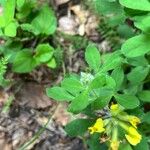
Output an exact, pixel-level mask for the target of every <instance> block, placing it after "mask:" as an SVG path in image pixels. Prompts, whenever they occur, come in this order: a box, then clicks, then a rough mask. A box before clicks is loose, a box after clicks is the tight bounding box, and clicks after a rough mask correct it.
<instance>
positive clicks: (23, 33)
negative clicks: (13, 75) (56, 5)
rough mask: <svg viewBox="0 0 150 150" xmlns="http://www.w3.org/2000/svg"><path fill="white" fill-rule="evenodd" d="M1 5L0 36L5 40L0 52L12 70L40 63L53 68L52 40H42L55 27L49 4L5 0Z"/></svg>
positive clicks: (46, 37)
mask: <svg viewBox="0 0 150 150" xmlns="http://www.w3.org/2000/svg"><path fill="white" fill-rule="evenodd" d="M2 7H3V12H2V15H1V16H0V33H1V34H0V36H1V38H2V39H4V40H5V42H4V44H2V45H1V46H0V50H1V51H0V52H1V54H2V55H4V56H6V57H8V58H9V59H8V63H11V64H12V71H14V72H17V73H27V72H31V71H32V70H33V69H35V68H36V67H37V66H40V65H42V64H44V65H47V66H48V67H49V68H56V67H57V63H56V60H55V56H54V53H55V49H54V48H53V47H52V46H51V44H53V43H50V44H49V43H47V42H45V41H48V40H49V38H51V37H50V36H51V35H53V34H54V33H55V30H56V27H57V21H56V17H55V14H54V11H53V10H52V8H50V7H49V6H48V4H47V3H46V2H44V3H43V4H42V5H41V3H38V2H37V1H36V0H27V1H26V0H7V1H4V2H3V3H2ZM31 42H32V43H31ZM54 46H55V45H54ZM56 47H57V45H56Z"/></svg>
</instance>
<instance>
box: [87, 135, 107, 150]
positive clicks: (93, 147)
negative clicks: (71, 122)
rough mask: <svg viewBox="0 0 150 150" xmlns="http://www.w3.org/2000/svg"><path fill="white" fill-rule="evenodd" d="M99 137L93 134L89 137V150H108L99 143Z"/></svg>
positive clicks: (104, 145)
mask: <svg viewBox="0 0 150 150" xmlns="http://www.w3.org/2000/svg"><path fill="white" fill-rule="evenodd" d="M99 138H100V135H99V134H98V133H95V134H93V135H91V136H90V139H89V140H88V141H87V144H88V146H89V150H108V149H109V148H108V147H107V146H106V144H104V143H100V142H99Z"/></svg>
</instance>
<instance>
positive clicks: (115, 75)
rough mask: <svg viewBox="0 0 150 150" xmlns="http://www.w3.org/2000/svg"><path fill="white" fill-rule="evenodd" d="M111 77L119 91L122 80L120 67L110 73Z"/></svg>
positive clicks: (122, 75)
mask: <svg viewBox="0 0 150 150" xmlns="http://www.w3.org/2000/svg"><path fill="white" fill-rule="evenodd" d="M111 77H112V78H113V79H114V80H115V82H116V87H117V89H118V90H119V89H120V87H121V85H122V83H123V80H124V72H123V69H122V68H121V67H117V68H115V69H114V70H113V71H112V74H111Z"/></svg>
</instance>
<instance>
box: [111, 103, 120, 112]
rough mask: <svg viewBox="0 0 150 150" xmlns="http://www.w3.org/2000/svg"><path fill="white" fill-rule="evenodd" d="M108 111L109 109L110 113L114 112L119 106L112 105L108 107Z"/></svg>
mask: <svg viewBox="0 0 150 150" xmlns="http://www.w3.org/2000/svg"><path fill="white" fill-rule="evenodd" d="M110 109H111V110H112V111H116V110H118V109H119V105H118V104H112V105H111V106H110Z"/></svg>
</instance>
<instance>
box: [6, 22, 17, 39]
mask: <svg viewBox="0 0 150 150" xmlns="http://www.w3.org/2000/svg"><path fill="white" fill-rule="evenodd" d="M16 33H17V24H16V22H10V23H9V24H8V25H7V26H6V27H5V29H4V34H5V35H6V36H9V37H15V36H16Z"/></svg>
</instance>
